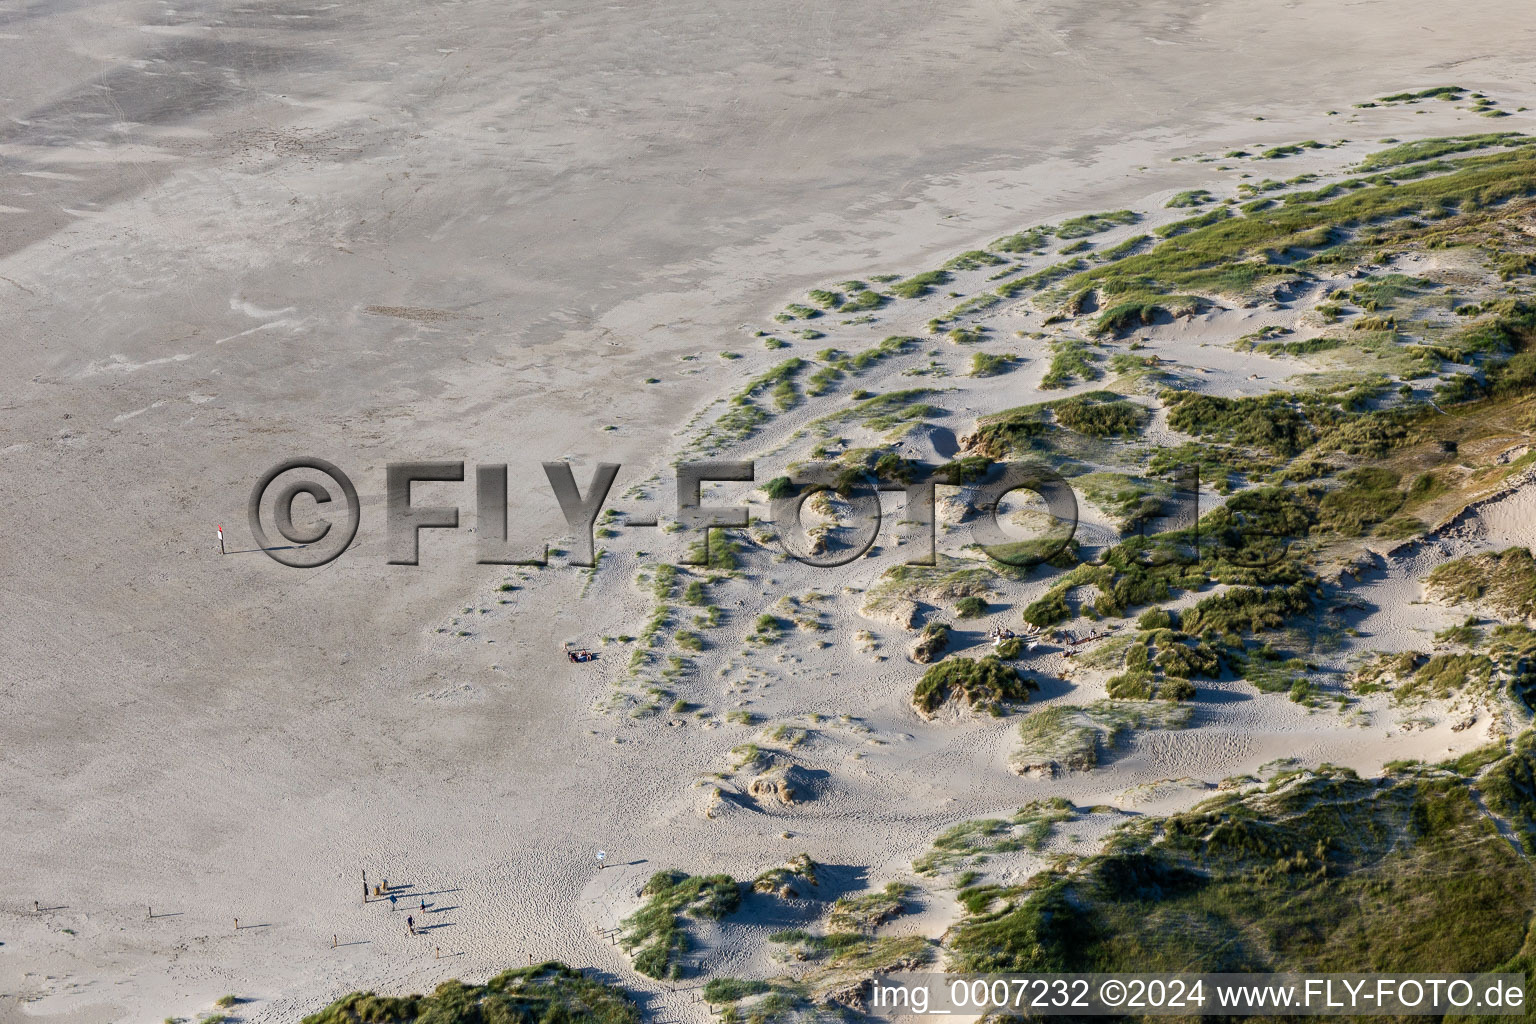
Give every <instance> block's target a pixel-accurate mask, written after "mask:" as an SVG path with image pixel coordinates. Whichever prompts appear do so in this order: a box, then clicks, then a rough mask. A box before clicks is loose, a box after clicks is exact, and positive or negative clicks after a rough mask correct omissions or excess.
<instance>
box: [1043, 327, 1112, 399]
mask: <svg viewBox="0 0 1536 1024" xmlns="http://www.w3.org/2000/svg"><path fill="white" fill-rule="evenodd" d="M1096 359H1097V356H1095V355H1094V353H1093V350H1092V349H1090V348H1089V347H1088V343H1087V342H1086V341H1083V340H1082V339H1080V338H1071V337H1063V338H1059V339H1057V340H1056V341H1053V342H1051V365H1050V368H1049V369H1047V370H1046V373H1045V376H1044V377H1043V378H1041V380H1040V386H1041V387H1042V388H1045V389H1047V390H1050V389H1053V388H1064V387H1066V386H1067V385H1068V384H1070V383H1072V381H1073V380H1074V379H1076V380H1083V381H1089V380H1098V379H1099V377H1100V376H1101V375H1102V374H1101V372H1100V370H1099V368H1098V367H1097V366H1095V365H1094V362H1095V360H1096Z"/></svg>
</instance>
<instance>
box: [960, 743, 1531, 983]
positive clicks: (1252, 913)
mask: <svg viewBox="0 0 1536 1024" xmlns="http://www.w3.org/2000/svg"><path fill="white" fill-rule="evenodd" d="M1519 746H1520V750H1519V752H1518V753H1517V754H1515V755H1513V756H1511V757H1508V758H1505V759H1504V760H1502V761H1499V762H1497V763H1495V764H1494V765H1492V766H1491V767H1489V768H1487V769H1485V770H1484V773H1483V775H1482V776H1481V778H1480V781H1479V784H1478V785H1479V789H1480V790H1481V791H1482V793H1483V799H1484V800H1485V801H1487V802H1488V804H1489V807H1490V809H1492V810H1494V811H1495V812H1496V813H1498V814H1499V815H1500V816H1501V817H1503V818H1504V819H1505V820H1506V821H1514V822H1518V831H1519V833H1520V835H1521V837H1522V842H1528V841H1529V837H1530V835H1531V832H1530V822H1531V819H1532V815H1533V812H1536V791H1533V787H1532V769H1533V767H1536V765H1533V761H1532V756H1531V750H1530V742H1529V734H1527V736H1526V737H1523V738H1522V742H1521V743H1520V744H1519ZM1490 792H1494V793H1497V794H1498V795H1497V797H1496V798H1495V799H1492V800H1490V799H1489V798H1488V794H1489V793H1490ZM990 896H991V898H990V899H989V900H988V903H987V905H986V906H985V907H982V908H981V909H980V910H979V912H976V913H973V914H971V915H970V916H969V917H967V918H966V919H965V920H963V921H961V922H960V923H959V924H958V925H957V926H955V928H954V930H953V931H952V932H951V942H950V948H951V951H952V954H953V956H954V958H955V968H956V969H958V970H963V971H1018V972H1034V971H1040V972H1055V971H1085V972H1088V971H1122V970H1124V971H1129V970H1137V971H1148V970H1154V971H1155V970H1179V971H1218V972H1224V971H1232V972H1247V971H1253V972H1269V971H1365V972H1376V971H1379V972H1391V971H1401V972H1408V971H1421V970H1422V971H1465V972H1469V973H1471V972H1478V971H1493V970H1515V971H1526V972H1529V970H1530V964H1531V960H1532V947H1531V945H1530V943H1529V940H1528V938H1529V929H1530V924H1531V919H1532V906H1533V904H1536V873H1533V869H1532V867H1531V864H1530V863H1529V862H1528V861H1526V860H1525V859H1524V858H1523V857H1522V856H1521V854H1520V853H1519V852H1517V850H1516V849H1514V848H1513V846H1512V844H1511V843H1510V842H1508V841H1506V840H1505V839H1504V837H1503V836H1501V835H1500V834H1499V829H1498V827H1497V825H1496V822H1495V821H1494V819H1493V818H1492V817H1491V816H1490V815H1489V814H1487V813H1485V812H1484V811H1482V810H1481V809H1480V808H1479V806H1478V801H1477V799H1475V798H1474V795H1473V793H1472V783H1471V782H1469V781H1468V780H1466V779H1462V778H1458V777H1454V776H1441V775H1435V774H1430V775H1418V774H1408V775H1405V776H1390V777H1388V778H1386V779H1383V780H1379V781H1366V780H1361V779H1359V778H1357V777H1355V776H1354V775H1353V773H1351V772H1349V771H1347V770H1345V769H1323V770H1320V771H1318V772H1316V773H1291V774H1289V775H1282V776H1279V777H1277V779H1276V781H1275V782H1272V783H1271V784H1270V786H1269V787H1268V789H1267V791H1263V792H1250V793H1244V794H1239V793H1229V794H1223V795H1221V796H1218V797H1216V798H1214V799H1212V800H1209V801H1206V802H1205V803H1203V804H1201V805H1200V806H1198V807H1196V808H1195V809H1194V810H1191V811H1189V812H1187V813H1184V814H1179V815H1173V816H1171V817H1167V818H1158V819H1142V820H1138V821H1135V822H1132V823H1130V824H1128V825H1126V826H1123V827H1122V829H1121V830H1120V831H1119V832H1118V833H1117V834H1116V835H1115V836H1113V837H1112V838H1111V841H1110V843H1109V844H1108V845H1107V846H1106V848H1105V850H1104V852H1103V853H1102V854H1099V855H1097V856H1093V857H1089V858H1087V859H1085V860H1082V861H1079V862H1077V863H1076V864H1074V865H1072V866H1070V867H1056V868H1050V869H1047V870H1046V871H1044V872H1041V873H1040V874H1037V875H1035V876H1034V877H1033V878H1031V880H1030V882H1029V883H1028V884H1026V885H1023V886H1015V887H1010V888H1007V889H999V890H998V891H996V892H994V893H991V894H990Z"/></svg>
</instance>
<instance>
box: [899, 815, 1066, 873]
mask: <svg viewBox="0 0 1536 1024" xmlns="http://www.w3.org/2000/svg"><path fill="white" fill-rule="evenodd" d="M1077 817H1078V809H1077V808H1076V807H1074V806H1073V805H1072V804H1071V802H1069V801H1067V800H1064V799H1062V798H1061V797H1052V798H1050V799H1048V800H1036V801H1034V802H1032V803H1029V804H1026V805H1025V806H1023V807H1021V808H1019V810H1018V812H1017V813H1015V814H1014V815H1013V816H1012V817H1011V818H980V819H977V820H974V821H962V822H960V823H959V824H958V825H954V826H952V827H950V828H948V829H945V830H944V832H942V833H941V834H940V835H939V836H938V838H936V839H935V840H934V841H933V849H931V850H929V851H928V852H927V853H925V854H923V855H922V856H921V857H919V858H918V859H917V860H915V861H913V862H912V869H913V870H914V871H916V872H917V873H918V874H920V875H934V874H938V873H939V872H940V871H943V870H946V869H952V868H956V867H963V866H965V865H966V864H968V863H975V862H976V861H977V860H978V859H980V860H984V859H985V858H987V857H989V856H992V855H995V854H999V853H1013V852H1015V851H1018V850H1040V849H1041V848H1042V847H1044V846H1045V843H1046V841H1047V840H1049V839H1050V838H1051V835H1052V833H1053V832H1054V831H1055V828H1056V826H1057V825H1058V824H1060V823H1061V822H1065V821H1072V820H1074V819H1076V818H1077Z"/></svg>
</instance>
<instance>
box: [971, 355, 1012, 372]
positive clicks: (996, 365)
mask: <svg viewBox="0 0 1536 1024" xmlns="http://www.w3.org/2000/svg"><path fill="white" fill-rule="evenodd" d="M1014 362H1015V357H1013V356H996V355H992V354H991V353H990V352H975V353H972V355H971V376H972V377H996V376H998V375H999V374H1003V373H1007V372H1008V371H1009V370H1011V369H1013V364H1014Z"/></svg>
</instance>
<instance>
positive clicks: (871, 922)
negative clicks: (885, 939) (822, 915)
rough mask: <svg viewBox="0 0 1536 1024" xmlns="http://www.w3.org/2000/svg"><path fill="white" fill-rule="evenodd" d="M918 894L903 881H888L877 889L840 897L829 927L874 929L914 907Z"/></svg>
mask: <svg viewBox="0 0 1536 1024" xmlns="http://www.w3.org/2000/svg"><path fill="white" fill-rule="evenodd" d="M915 893H916V890H915V889H914V888H913V887H912V886H910V885H907V884H906V883H904V882H889V883H887V884H886V887H885V888H884V889H880V890H877V891H875V892H867V893H861V894H859V895H857V896H840V897H838V899H837V902H835V903H833V904H832V911H831V913H830V914H828V915H827V927H829V928H831V929H832V930H833V931H840V932H872V931H874V930H875V929H876V928H879V927H880V926H881V925H883V924H885V923H886V922H887V921H890V920H893V919H895V918H897V917H900V916H901V915H902V914H905V913H907V912H908V911H909V910H910V909H912V897H913V896H914V895H915Z"/></svg>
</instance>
